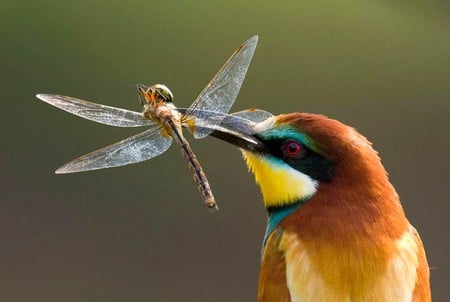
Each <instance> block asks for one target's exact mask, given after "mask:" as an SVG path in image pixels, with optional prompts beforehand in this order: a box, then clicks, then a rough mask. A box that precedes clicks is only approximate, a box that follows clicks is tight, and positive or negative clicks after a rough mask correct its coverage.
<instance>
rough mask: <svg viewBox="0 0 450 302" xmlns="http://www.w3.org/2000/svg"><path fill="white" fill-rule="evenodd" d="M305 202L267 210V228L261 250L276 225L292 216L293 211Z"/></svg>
mask: <svg viewBox="0 0 450 302" xmlns="http://www.w3.org/2000/svg"><path fill="white" fill-rule="evenodd" d="M306 201H307V200H301V201H297V202H295V203H291V204H288V205H285V206H280V207H273V208H268V209H267V212H268V213H269V216H268V218H267V226H266V233H265V234H264V241H263V246H262V247H263V249H264V247H265V246H266V242H267V238H269V235H270V234H271V233H272V232H273V230H275V228H276V227H277V226H278V224H279V223H280V222H281V221H282V220H283V219H284V218H286V217H287V216H289V215H290V214H292V213H293V212H294V211H295V210H297V209H298V208H299V207H300V206H301V205H303V204H304V203H305V202H306Z"/></svg>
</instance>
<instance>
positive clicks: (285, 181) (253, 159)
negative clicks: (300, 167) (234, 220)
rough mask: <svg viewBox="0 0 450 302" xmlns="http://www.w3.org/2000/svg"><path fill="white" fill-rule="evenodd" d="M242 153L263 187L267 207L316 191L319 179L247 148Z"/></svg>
mask: <svg viewBox="0 0 450 302" xmlns="http://www.w3.org/2000/svg"><path fill="white" fill-rule="evenodd" d="M242 154H243V156H244V159H245V162H246V163H247V166H248V168H249V170H250V171H251V172H253V174H254V175H255V181H256V183H257V184H258V185H259V187H260V188H261V193H262V195H263V201H264V205H265V207H266V208H267V207H274V206H282V205H288V204H291V203H293V202H296V201H299V200H303V199H306V198H309V197H310V196H312V195H313V194H314V193H315V192H316V188H317V184H318V183H317V181H315V180H313V179H312V178H311V177H309V176H308V175H306V174H303V173H301V172H299V171H297V170H295V169H294V168H292V167H290V166H289V165H288V164H286V163H283V162H282V161H280V162H277V161H275V160H270V159H268V158H266V157H265V156H262V155H255V154H253V153H250V152H248V151H245V150H242Z"/></svg>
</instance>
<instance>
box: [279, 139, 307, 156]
mask: <svg viewBox="0 0 450 302" xmlns="http://www.w3.org/2000/svg"><path fill="white" fill-rule="evenodd" d="M281 148H282V151H283V154H284V156H286V157H289V158H300V157H302V156H303V154H304V149H303V146H302V145H301V144H300V143H298V142H296V141H293V140H288V141H286V142H285V143H284V144H283V146H282V147H281Z"/></svg>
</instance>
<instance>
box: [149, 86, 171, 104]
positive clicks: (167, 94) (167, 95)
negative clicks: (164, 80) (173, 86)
mask: <svg viewBox="0 0 450 302" xmlns="http://www.w3.org/2000/svg"><path fill="white" fill-rule="evenodd" d="M152 88H154V89H155V92H156V93H157V94H158V95H159V96H160V97H161V98H162V99H163V100H164V101H165V102H172V101H173V94H172V92H171V91H170V90H169V88H167V86H166V85H162V84H156V85H153V86H152Z"/></svg>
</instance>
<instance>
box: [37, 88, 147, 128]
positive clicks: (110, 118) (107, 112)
mask: <svg viewBox="0 0 450 302" xmlns="http://www.w3.org/2000/svg"><path fill="white" fill-rule="evenodd" d="M36 97H37V98H38V99H40V100H42V101H44V102H46V103H49V104H50V105H53V106H55V107H57V108H59V109H62V110H65V111H67V112H70V113H72V114H75V115H78V116H81V117H82V118H85V119H88V120H91V121H95V122H98V123H102V124H106V125H110V126H116V127H141V126H149V125H153V124H154V123H153V122H152V121H151V120H148V119H145V118H144V117H143V116H142V114H141V113H139V112H134V111H130V110H126V109H121V108H115V107H110V106H105V105H101V104H96V103H91V102H88V101H83V100H80V99H76V98H73V97H69V96H64V95H56V94H38V95H36Z"/></svg>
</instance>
